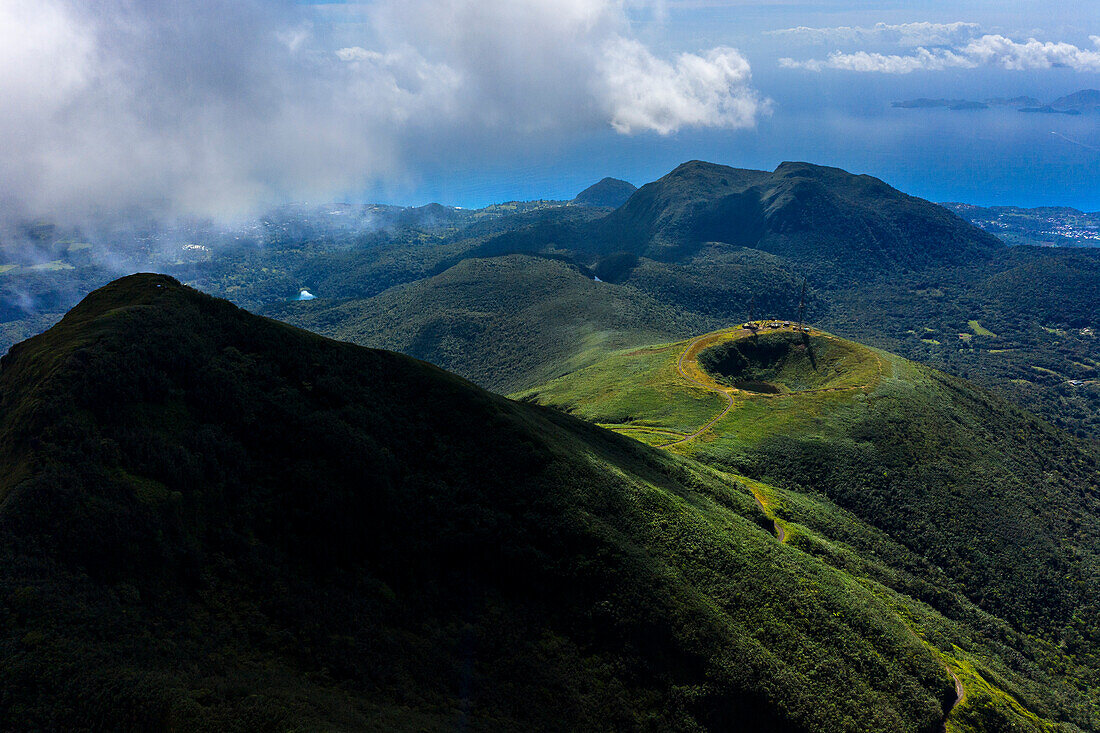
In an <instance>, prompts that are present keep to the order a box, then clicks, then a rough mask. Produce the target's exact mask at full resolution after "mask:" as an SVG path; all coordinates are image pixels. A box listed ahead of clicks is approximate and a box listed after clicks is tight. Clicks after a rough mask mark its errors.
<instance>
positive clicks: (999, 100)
mask: <svg viewBox="0 0 1100 733" xmlns="http://www.w3.org/2000/svg"><path fill="white" fill-rule="evenodd" d="M891 106H892V107H895V108H897V109H948V110H952V111H960V110H982V109H989V108H990V107H1014V108H1016V109H1017V110H1019V111H1020V112H1028V113H1032V114H1055V115H1079V114H1085V113H1089V112H1098V111H1100V91H1097V90H1096V89H1082V90H1081V91H1078V92H1074V93H1073V94H1067V95H1066V96H1064V97H1059V98H1058V99H1055V100H1054V101H1053V102H1051V103H1050V104H1043V103H1042V102H1041V101H1040V100H1038V99H1036V98H1035V97H1022V96H1021V97H1011V98H1005V97H993V98H991V99H986V100H984V101H981V102H979V101H975V100H970V99H928V98H926V97H921V98H920V99H907V100H903V101H900V102H894V103H893V104H892V105H891Z"/></svg>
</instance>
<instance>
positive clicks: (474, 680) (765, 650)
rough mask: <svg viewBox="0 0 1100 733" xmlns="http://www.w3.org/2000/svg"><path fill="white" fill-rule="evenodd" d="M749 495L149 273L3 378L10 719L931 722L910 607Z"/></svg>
mask: <svg viewBox="0 0 1100 733" xmlns="http://www.w3.org/2000/svg"><path fill="white" fill-rule="evenodd" d="M771 530H772V522H771V520H769V519H768V518H767V517H766V516H765V515H764V513H763V512H762V511H761V510H760V509H759V508H758V505H757V504H756V503H755V500H754V495H753V492H752V490H751V489H750V487H749V486H747V485H746V484H745V483H743V482H742V481H740V480H737V479H735V478H734V477H732V476H729V475H727V474H724V473H722V472H720V471H716V470H713V469H709V468H704V467H702V466H701V465H699V464H696V463H694V462H692V461H689V460H686V459H682V458H678V457H676V456H672V455H668V454H665V453H661V452H659V451H655V450H653V449H650V448H647V447H645V446H643V445H641V444H639V443H636V442H634V441H631V440H628V439H626V438H623V437H620V436H616V435H614V434H613V433H610V432H607V431H604V430H600V429H598V428H596V427H593V426H590V425H587V424H585V423H583V422H581V421H579V420H576V419H574V418H571V417H568V416H565V415H562V414H560V413H558V412H555V411H552V410H547V409H545V408H539V407H536V406H530V405H523V404H519V403H514V402H510V401H508V400H506V399H504V398H501V397H497V396H494V395H492V394H489V393H487V392H484V391H482V390H480V389H478V388H476V387H473V386H472V385H470V384H469V383H467V382H465V381H463V380H461V379H459V378H457V377H454V376H452V375H450V374H447V373H445V372H443V371H441V370H439V369H437V368H435V367H432V366H429V365H427V364H425V363H423V362H419V361H416V360H414V359H410V358H408V357H404V356H400V355H397V354H393V353H389V352H382V351H373V350H369V349H364V348H361V347H357V346H353V345H350V344H346V343H339V342H334V341H330V340H327V339H324V338H321V337H318V336H315V335H312V334H309V333H307V332H304V331H300V330H298V329H295V328H292V327H289V326H286V325H283V324H279V323H276V322H273V321H269V320H266V319H263V318H259V317H256V316H252V315H249V314H247V313H245V312H244V311H241V310H239V309H238V308H236V307H235V306H233V305H231V304H229V303H227V302H225V301H220V300H217V299H214V298H211V297H209V296H205V295H202V294H200V293H198V292H196V291H194V290H191V289H190V288H186V287H183V286H181V285H180V284H179V283H177V282H176V281H174V280H172V279H171V278H168V277H165V276H158V275H135V276H130V277H127V278H123V279H121V280H118V281H116V282H114V283H112V284H110V285H108V286H106V287H104V288H102V289H100V290H97V291H95V292H93V293H92V294H91V295H89V296H88V297H87V298H86V299H85V300H84V301H82V302H81V303H80V304H79V305H78V306H77V307H76V308H74V309H73V310H72V311H71V312H70V313H69V314H68V315H67V316H66V317H65V318H64V319H63V320H62V321H61V322H60V323H59V324H58V325H57V326H55V327H54V328H52V329H50V330H49V331H47V332H45V333H44V334H42V335H40V336H37V337H34V338H32V339H30V340H28V341H25V342H23V343H21V344H18V345H16V346H15V347H14V348H13V349H12V350H11V352H10V353H9V354H8V355H7V356H6V357H5V358H4V359H3V361H2V362H0V621H2V629H3V632H2V633H0V661H2V663H0V684H2V689H3V690H4V694H3V697H2V698H0V720H2V721H3V727H6V728H15V729H149V728H154V729H159V728H186V729H193V730H195V729H206V730H227V729H242V730H265V729H271V730H285V729H293V728H310V729H315V728H325V729H334V728H335V729H400V730H453V729H455V728H467V729H471V730H500V729H525V730H700V729H703V730H728V729H730V728H731V727H732V726H737V725H742V726H757V727H761V728H766V729H769V730H793V731H817V730H851V731H856V730H860V731H867V730H874V731H878V730H881V731H907V730H911V731H933V730H936V729H937V728H938V727H939V725H940V722H941V721H942V719H943V717H944V715H945V711H946V710H947V709H949V708H950V706H951V704H952V700H953V698H954V691H953V685H952V682H951V680H950V678H949V677H948V675H947V673H946V671H945V669H944V668H943V666H942V664H943V662H942V660H941V656H940V653H939V652H936V651H934V650H933V649H932V648H931V647H929V646H928V645H927V644H926V643H925V642H922V641H921V640H920V639H918V637H917V636H916V635H914V633H913V632H912V630H911V628H910V627H909V626H908V625H907V623H908V622H907V621H906V620H904V617H903V615H901V612H900V611H899V607H898V606H897V604H896V603H895V602H894V601H893V600H892V597H891V596H889V594H885V592H884V591H883V592H880V591H876V590H875V589H874V588H871V587H869V586H867V585H865V584H863V583H862V582H858V581H856V580H854V579H852V578H851V577H849V576H848V575H847V574H846V573H844V572H842V571H840V570H838V569H836V568H833V567H830V565H829V564H828V563H826V562H823V561H822V560H820V559H818V558H815V557H813V556H811V555H809V554H806V553H804V552H802V551H799V550H796V549H794V548H791V547H787V546H786V545H784V544H783V543H781V542H778V541H777V539H776V538H775V537H774V536H773V534H772V531H771Z"/></svg>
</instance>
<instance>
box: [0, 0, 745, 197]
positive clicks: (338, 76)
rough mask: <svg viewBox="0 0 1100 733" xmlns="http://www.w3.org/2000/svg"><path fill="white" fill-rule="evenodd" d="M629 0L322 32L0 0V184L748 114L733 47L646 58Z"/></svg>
mask: <svg viewBox="0 0 1100 733" xmlns="http://www.w3.org/2000/svg"><path fill="white" fill-rule="evenodd" d="M643 1H644V2H649V3H651V4H652V6H653V8H654V13H655V14H656V15H659V14H660V13H661V12H663V11H662V8H663V4H662V2H661V1H660V0H643ZM636 5H637V3H636V2H628V0H527V1H525V2H519V3H517V2H514V1H512V0H375V2H373V3H371V4H368V5H363V6H358V8H357V9H356V12H357V13H359V18H360V22H359V23H358V24H342V25H341V27H340V28H339V29H338V32H336V31H334V30H333V28H332V27H327V28H326V27H325V26H324V23H325V18H326V13H328V12H331V11H329V10H327V9H326V8H327V7H328V6H310V5H307V4H302V3H298V2H295V0H187V1H185V2H181V1H179V0H143V1H142V2H138V3H135V2H132V0H98V1H97V2H96V3H95V4H94V6H93V4H89V3H87V2H85V0H0V139H2V140H4V145H3V146H2V148H0V180H3V181H5V182H6V183H5V187H6V188H8V189H10V190H7V191H4V192H0V196H4V195H6V196H14V197H15V198H16V199H18V202H17V203H19V204H20V205H22V206H23V208H25V209H26V210H29V211H34V212H38V213H50V212H57V211H58V210H59V209H72V210H74V211H86V210H97V209H119V208H124V207H129V206H142V207H150V208H154V209H160V210H163V211H168V212H192V213H232V212H242V213H243V212H245V211H246V210H248V209H250V208H252V207H255V206H260V205H267V204H270V203H274V202H278V201H282V200H287V199H298V200H302V199H306V200H309V199H314V200H316V199H319V198H327V197H331V196H334V195H339V194H341V193H343V192H348V191H356V190H363V189H364V188H367V187H370V186H372V185H384V184H386V183H392V182H398V183H400V182H401V181H403V180H405V179H406V177H408V176H413V175H415V173H414V171H415V170H416V169H418V168H419V167H420V166H421V165H423V164H433V165H436V166H438V165H447V163H448V160H468V159H470V158H471V157H477V156H484V157H493V156H496V157H497V158H498V159H499V158H503V157H506V156H508V155H509V154H510V152H512V153H514V152H515V151H517V150H523V149H524V148H525V147H530V146H533V145H542V144H545V143H547V141H551V142H552V141H553V140H554V139H556V138H559V137H560V136H562V135H566V134H570V133H574V132H577V131H578V130H582V131H583V130H598V129H613V130H616V131H618V132H620V133H644V132H654V133H659V134H668V133H671V132H674V131H676V130H678V129H681V128H684V127H690V126H711V127H726V128H733V127H744V126H749V125H752V124H754V123H755V121H756V119H757V118H758V116H759V115H760V114H762V113H764V111H765V110H766V107H767V104H766V102H765V101H762V100H761V99H760V97H759V96H758V95H757V93H756V92H755V91H754V90H753V89H752V87H751V76H750V71H749V65H748V63H747V62H746V61H745V59H744V58H743V57H742V56H741V55H740V54H738V53H737V52H736V51H734V50H733V49H728V48H716V49H711V50H709V51H702V52H699V53H687V54H679V55H675V56H672V57H671V58H660V57H658V56H656V55H655V54H654V53H653V52H652V51H651V50H650V49H649V48H647V47H646V46H645V45H643V44H642V43H641V42H640V41H639V40H638V39H637V38H636V37H635V36H634V35H633V34H632V32H631V25H630V22H629V20H628V15H627V11H628V7H630V8H634V7H635V6H636ZM349 28H350V29H352V30H349ZM336 37H339V39H340V41H339V42H338V43H332V45H328V44H329V43H330V41H329V40H328V39H331V38H336ZM7 182H16V183H14V184H9V183H7Z"/></svg>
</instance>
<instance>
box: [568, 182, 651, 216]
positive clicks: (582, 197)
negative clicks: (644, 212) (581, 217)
mask: <svg viewBox="0 0 1100 733" xmlns="http://www.w3.org/2000/svg"><path fill="white" fill-rule="evenodd" d="M637 190H638V187H637V186H635V185H634V184H633V183H630V182H629V181H623V180H620V179H618V178H611V177H607V178H604V179H603V180H601V181H599V182H598V183H593V184H592V185H591V186H589V187H588V188H586V189H584V190H583V191H581V192H580V193H578V194H577V197H576V198H575V199H573V203H574V204H576V205H577V206H607V207H610V208H613V209H617V208H619V207H620V206H622V205H623V204H625V203H626V200H627V199H629V198H630V197H631V196H632V195H633V194H634V192H635V191H637Z"/></svg>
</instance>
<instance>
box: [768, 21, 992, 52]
mask: <svg viewBox="0 0 1100 733" xmlns="http://www.w3.org/2000/svg"><path fill="white" fill-rule="evenodd" d="M980 32H981V26H979V25H978V24H977V23H963V22H957V23H928V22H917V23H896V24H890V23H876V24H875V25H873V26H837V27H832V28H808V27H806V26H799V27H798V28H783V29H780V30H775V31H767V32H766V34H767V35H771V36H778V37H781V38H789V39H792V40H795V41H799V42H803V43H813V44H824V43H830V44H845V43H850V44H865V43H890V44H893V45H897V46H902V47H905V48H914V47H917V46H949V45H955V44H958V43H965V42H966V41H967V40H969V39H971V38H973V37H974V36H976V35H978V34H979V33H980Z"/></svg>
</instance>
